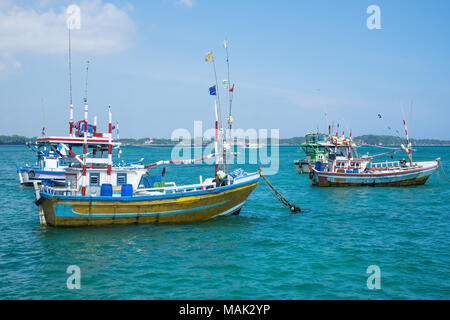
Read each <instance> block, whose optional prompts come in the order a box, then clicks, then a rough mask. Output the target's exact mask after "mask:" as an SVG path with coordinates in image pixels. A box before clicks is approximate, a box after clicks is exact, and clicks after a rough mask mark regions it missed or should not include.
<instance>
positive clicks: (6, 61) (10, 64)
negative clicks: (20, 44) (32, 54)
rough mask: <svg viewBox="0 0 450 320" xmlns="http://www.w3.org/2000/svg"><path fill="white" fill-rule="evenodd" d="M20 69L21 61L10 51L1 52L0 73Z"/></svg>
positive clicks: (8, 72)
mask: <svg viewBox="0 0 450 320" xmlns="http://www.w3.org/2000/svg"><path fill="white" fill-rule="evenodd" d="M18 69H20V62H19V61H17V60H16V59H14V57H13V56H11V55H10V54H9V53H1V52H0V74H10V73H13V72H14V71H16V70H18Z"/></svg>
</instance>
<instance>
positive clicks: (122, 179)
mask: <svg viewBox="0 0 450 320" xmlns="http://www.w3.org/2000/svg"><path fill="white" fill-rule="evenodd" d="M126 183H127V174H126V173H118V174H117V185H118V186H121V185H123V184H126Z"/></svg>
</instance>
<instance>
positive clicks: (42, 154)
mask: <svg viewBox="0 0 450 320" xmlns="http://www.w3.org/2000/svg"><path fill="white" fill-rule="evenodd" d="M27 146H28V147H30V149H31V150H33V151H34V152H35V153H36V155H37V162H36V164H35V165H32V166H31V165H24V166H20V165H17V174H18V175H19V181H20V184H21V185H23V186H32V185H33V183H34V182H37V183H41V182H42V181H43V180H53V181H54V182H55V183H58V182H60V183H63V182H64V179H65V177H64V175H65V173H64V172H65V169H66V168H67V166H68V165H67V163H66V161H65V160H64V157H61V156H60V154H61V153H64V152H65V151H64V150H62V147H61V146H60V145H58V144H56V145H55V149H52V148H49V147H48V146H45V145H42V144H40V143H37V142H36V141H33V142H28V143H27ZM55 150H58V152H59V154H58V152H57V151H55Z"/></svg>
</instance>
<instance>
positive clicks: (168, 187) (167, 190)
mask: <svg viewBox="0 0 450 320" xmlns="http://www.w3.org/2000/svg"><path fill="white" fill-rule="evenodd" d="M215 186H216V184H215V183H203V184H189V185H182V186H177V185H176V183H175V182H166V183H165V186H161V187H155V188H141V189H136V190H135V191H134V195H140V196H142V195H149V194H151V195H155V194H171V193H182V192H192V191H201V190H205V189H210V188H214V187H215ZM40 188H41V191H43V192H45V193H48V194H51V195H55V196H58V195H59V196H76V195H79V193H80V192H79V190H78V189H74V188H71V187H52V186H42V185H41V186H40Z"/></svg>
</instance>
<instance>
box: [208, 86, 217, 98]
mask: <svg viewBox="0 0 450 320" xmlns="http://www.w3.org/2000/svg"><path fill="white" fill-rule="evenodd" d="M209 94H210V95H212V96H215V95H216V86H212V87H210V88H209Z"/></svg>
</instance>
